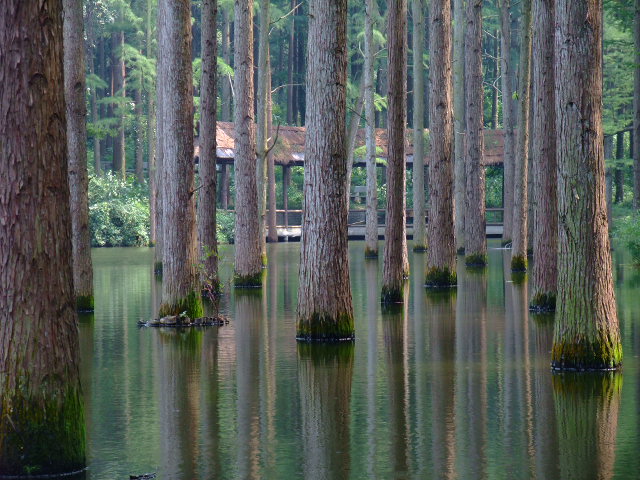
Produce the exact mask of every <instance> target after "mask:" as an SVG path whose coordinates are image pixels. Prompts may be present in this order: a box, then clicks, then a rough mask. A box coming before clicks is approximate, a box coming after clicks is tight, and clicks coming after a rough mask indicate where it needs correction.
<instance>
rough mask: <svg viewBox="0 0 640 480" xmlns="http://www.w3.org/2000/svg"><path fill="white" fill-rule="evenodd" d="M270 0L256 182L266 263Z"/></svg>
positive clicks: (262, 47) (265, 13)
mask: <svg viewBox="0 0 640 480" xmlns="http://www.w3.org/2000/svg"><path fill="white" fill-rule="evenodd" d="M269 2H270V0H260V38H259V40H258V41H259V43H258V115H257V116H258V119H257V124H258V132H257V137H258V142H257V143H258V145H257V147H258V156H257V159H256V160H257V168H256V185H257V188H258V215H259V222H260V224H259V228H260V233H259V237H260V253H261V255H262V263H263V264H265V265H266V263H267V242H266V232H265V227H266V224H267V168H268V166H267V161H268V159H267V153H268V151H269V142H268V141H269V124H270V123H271V122H270V121H269V93H270V92H269V90H270V87H269V85H270V84H271V81H270V77H271V62H270V59H269V56H270V53H269V23H270V18H271V17H270V14H269Z"/></svg>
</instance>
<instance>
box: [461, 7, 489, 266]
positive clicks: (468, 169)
mask: <svg viewBox="0 0 640 480" xmlns="http://www.w3.org/2000/svg"><path fill="white" fill-rule="evenodd" d="M482 1H483V0H468V1H467V12H466V13H467V14H466V27H467V28H466V32H465V87H466V95H467V98H466V105H465V113H466V120H467V129H466V147H465V148H466V149H465V173H466V192H465V193H466V197H465V198H466V210H465V215H464V217H465V235H464V236H465V255H466V257H465V263H466V264H467V265H474V266H475V265H477V266H484V265H486V264H487V238H486V235H487V234H486V226H485V199H484V169H483V168H482V166H481V165H480V160H481V159H482V156H483V154H484V120H483V109H484V91H483V88H482Z"/></svg>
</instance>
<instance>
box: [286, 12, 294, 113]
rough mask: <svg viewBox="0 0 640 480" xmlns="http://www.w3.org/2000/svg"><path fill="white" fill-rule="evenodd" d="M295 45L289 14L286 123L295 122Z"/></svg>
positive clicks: (292, 23)
mask: <svg viewBox="0 0 640 480" xmlns="http://www.w3.org/2000/svg"><path fill="white" fill-rule="evenodd" d="M295 6H296V0H291V9H293V8H294V7H295ZM295 45H296V15H292V16H291V28H290V29H289V57H288V62H287V82H288V86H287V125H294V124H295V121H296V119H295V114H294V92H295V88H296V87H294V85H293V69H294V58H295Z"/></svg>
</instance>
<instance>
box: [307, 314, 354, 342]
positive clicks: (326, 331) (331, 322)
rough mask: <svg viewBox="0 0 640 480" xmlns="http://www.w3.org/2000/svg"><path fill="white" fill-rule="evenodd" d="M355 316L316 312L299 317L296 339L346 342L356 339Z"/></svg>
mask: <svg viewBox="0 0 640 480" xmlns="http://www.w3.org/2000/svg"><path fill="white" fill-rule="evenodd" d="M355 338H356V334H355V327H354V322H353V316H352V315H349V314H347V313H343V314H339V315H337V316H332V315H329V314H327V313H314V314H312V315H311V316H310V317H308V318H299V319H298V325H297V332H296V340H298V341H301V342H344V341H352V340H355Z"/></svg>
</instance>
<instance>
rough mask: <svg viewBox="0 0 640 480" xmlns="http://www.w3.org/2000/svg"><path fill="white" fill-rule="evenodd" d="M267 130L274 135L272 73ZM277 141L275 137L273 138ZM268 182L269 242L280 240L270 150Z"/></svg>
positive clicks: (269, 84)
mask: <svg viewBox="0 0 640 480" xmlns="http://www.w3.org/2000/svg"><path fill="white" fill-rule="evenodd" d="M267 95H268V99H267V105H268V111H267V120H268V121H267V132H269V135H272V132H273V98H272V97H271V75H269V83H268V85H267ZM273 141H275V139H274V140H273ZM267 182H268V187H267V188H268V190H269V213H268V216H267V224H268V236H267V240H268V241H269V242H273V243H275V242H277V241H278V228H277V225H276V223H277V219H276V208H277V207H276V166H275V162H274V158H273V154H272V153H271V152H269V155H267Z"/></svg>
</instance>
